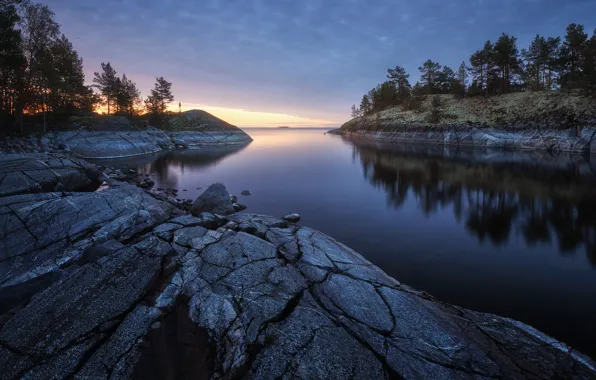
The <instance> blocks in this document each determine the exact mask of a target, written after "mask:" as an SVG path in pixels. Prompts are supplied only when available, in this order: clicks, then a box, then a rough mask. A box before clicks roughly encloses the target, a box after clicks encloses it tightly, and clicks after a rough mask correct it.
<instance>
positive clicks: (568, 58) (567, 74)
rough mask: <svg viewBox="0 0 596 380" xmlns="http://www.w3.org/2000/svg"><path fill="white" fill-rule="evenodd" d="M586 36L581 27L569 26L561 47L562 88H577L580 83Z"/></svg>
mask: <svg viewBox="0 0 596 380" xmlns="http://www.w3.org/2000/svg"><path fill="white" fill-rule="evenodd" d="M587 41H588V35H587V34H586V33H585V32H584V26H583V25H577V24H570V25H569V26H567V34H566V35H565V40H564V42H563V46H562V47H561V58H560V59H561V73H560V83H561V87H563V88H569V89H571V88H577V87H580V86H581V82H582V79H583V78H582V77H583V75H582V70H581V65H582V60H583V53H584V51H585V49H586V44H587Z"/></svg>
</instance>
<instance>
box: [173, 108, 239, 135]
mask: <svg viewBox="0 0 596 380" xmlns="http://www.w3.org/2000/svg"><path fill="white" fill-rule="evenodd" d="M162 129H167V130H171V131H189V130H214V129H218V130H221V129H229V130H235V129H238V127H236V126H235V125H232V124H230V123H228V122H227V121H224V120H222V119H220V118H218V117H215V116H213V115H211V114H210V113H209V112H206V111H203V110H190V111H186V112H182V113H180V114H175V115H173V116H172V117H171V118H170V122H169V125H168V126H165V128H164V127H163V126H162Z"/></svg>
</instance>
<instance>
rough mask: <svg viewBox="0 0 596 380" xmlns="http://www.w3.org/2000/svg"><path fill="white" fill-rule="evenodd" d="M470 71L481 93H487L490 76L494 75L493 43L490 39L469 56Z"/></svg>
mask: <svg viewBox="0 0 596 380" xmlns="http://www.w3.org/2000/svg"><path fill="white" fill-rule="evenodd" d="M470 66H471V67H470V72H471V73H472V78H473V79H474V81H475V82H476V87H477V88H478V89H479V90H480V93H481V94H484V95H487V94H488V90H489V85H490V84H491V77H493V75H494V66H493V44H492V43H491V42H490V41H486V42H485V43H484V48H483V49H482V50H478V51H476V52H475V53H474V54H472V56H471V57H470Z"/></svg>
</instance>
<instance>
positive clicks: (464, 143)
mask: <svg viewBox="0 0 596 380" xmlns="http://www.w3.org/2000/svg"><path fill="white" fill-rule="evenodd" d="M328 133H330V134H335V135H342V136H346V137H351V138H366V139H370V140H376V141H384V142H394V143H398V144H428V145H434V146H451V147H472V148H498V149H510V150H544V151H549V152H572V153H588V154H596V127H594V128H584V130H583V132H582V136H583V137H574V136H573V135H574V133H575V130H574V129H570V130H564V131H560V130H554V129H553V130H541V129H531V130H520V131H508V130H499V129H492V128H491V129H486V128H479V127H472V126H464V125H461V126H454V125H437V126H433V127H429V126H424V125H420V126H408V127H401V128H395V129H392V130H391V131H375V130H366V129H363V130H358V129H355V130H345V129H335V130H332V131H330V132H328Z"/></svg>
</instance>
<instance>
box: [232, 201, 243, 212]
mask: <svg viewBox="0 0 596 380" xmlns="http://www.w3.org/2000/svg"><path fill="white" fill-rule="evenodd" d="M232 206H233V207H234V211H236V212H239V211H242V210H246V209H247V207H246V206H245V205H242V204H239V203H234V204H233V205H232Z"/></svg>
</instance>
